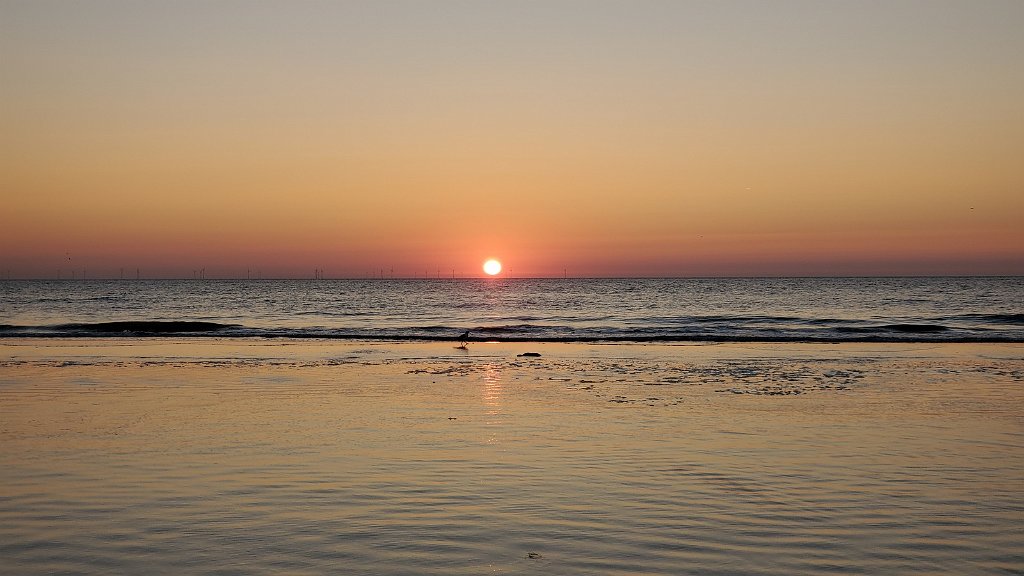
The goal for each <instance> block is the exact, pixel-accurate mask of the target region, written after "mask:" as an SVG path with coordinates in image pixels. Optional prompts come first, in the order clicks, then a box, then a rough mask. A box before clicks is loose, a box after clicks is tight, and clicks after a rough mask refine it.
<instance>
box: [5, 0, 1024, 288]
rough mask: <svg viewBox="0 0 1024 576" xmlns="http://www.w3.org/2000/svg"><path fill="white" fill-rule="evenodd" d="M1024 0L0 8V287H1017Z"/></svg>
mask: <svg viewBox="0 0 1024 576" xmlns="http://www.w3.org/2000/svg"><path fill="white" fill-rule="evenodd" d="M1022 29H1024V2H1020V1H1019V0H1008V1H999V0H985V1H978V2H970V1H966V0H964V1H958V2H949V1H945V0H927V1H899V0H892V1H877V2H875V1H833V0H814V1H787V0H779V1H772V2H764V1H760V0H757V1H727V0H723V1H707V2H703V1H701V2H696V1H692V2H690V1H682V0H679V1H669V2H656V1H617V2H605V1H600V0H588V1H557V0H545V1H529V0H523V1H515V2H512V1H508V2H500V1H484V0H478V1H467V2H456V1H443V0H437V1H409V2H393V1H381V0H374V1H367V2H341V1H337V2H313V1H303V0H298V1H290V2H285V1H281V2H257V1H246V2H233V1H218V0H212V1H208V0H206V1H199V2H192V1H188V0H175V1H173V2H160V1H146V2H138V1H124V2H115V1H103V0H96V1H89V2H79V1H59V2H58V1H48V0H27V1H12V0H0V200H2V208H0V273H2V274H3V277H11V278H55V277H58V276H59V277H62V278H69V277H71V276H72V274H75V276H76V277H78V278H81V277H82V275H83V274H85V275H86V276H87V277H93V278H100V277H108V278H109V277H113V278H116V277H119V275H120V274H122V270H123V271H124V272H123V273H124V274H125V275H126V276H130V277H134V276H135V274H136V270H138V273H139V275H140V276H142V277H147V278H158V277H192V275H193V274H195V273H196V271H197V270H205V275H206V277H208V278H215V277H242V278H245V277H246V275H247V274H248V275H252V276H255V275H257V274H258V275H260V276H262V277H313V276H314V274H315V272H314V270H317V269H320V270H323V275H324V276H325V277H366V276H378V275H380V274H381V271H383V273H384V274H385V275H388V276H390V275H394V276H406V277H408V276H419V277H423V276H430V277H433V276H442V277H450V276H451V275H453V274H456V275H459V276H479V275H481V274H482V271H481V269H480V266H481V263H482V262H483V261H484V260H485V259H487V258H489V257H495V258H498V259H499V260H501V261H502V262H503V263H504V266H505V271H504V272H503V274H506V275H510V276H513V277H528V276H563V275H568V276H684V277H685V276H792V275H796V276H807V275H810V276H822V275H824V276H831V275H843V276H848V275H853V276H856V275H903V274H906V275H932V274H972V275H973V274H995V275H1001V274H1024V160H1022V158H1024V66H1022V65H1021V57H1022V55H1024V34H1021V32H1020V31H1021V30H1022Z"/></svg>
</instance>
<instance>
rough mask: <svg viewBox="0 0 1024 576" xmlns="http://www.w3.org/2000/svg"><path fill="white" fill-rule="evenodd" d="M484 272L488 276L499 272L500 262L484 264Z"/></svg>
mask: <svg viewBox="0 0 1024 576" xmlns="http://www.w3.org/2000/svg"><path fill="white" fill-rule="evenodd" d="M484 272H486V273H487V274H488V275H490V276H494V275H495V274H497V273H499V272H501V262H498V261H497V260H494V259H491V260H488V261H487V262H484Z"/></svg>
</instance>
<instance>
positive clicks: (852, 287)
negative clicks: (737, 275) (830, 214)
mask: <svg viewBox="0 0 1024 576" xmlns="http://www.w3.org/2000/svg"><path fill="white" fill-rule="evenodd" d="M466 330H469V331H470V332H471V334H470V340H471V341H483V340H499V341H567V342H569V341H579V342H586V341H624V342H629V341H633V342H649V341H665V342H672V341H676V342H687V341H695V342H699V341H763V342H771V341H795V342H814V341H826V342H842V341H875V342H888V341H896V342H900V341H903V342H1022V341H1024V278H1022V277H1009V278H976V277H964V278H771V279H763V278H750V279H532V280H531V279H476V280H468V279H467V280H317V281H313V280H259V281H243V280H222V281H217V280H198V281H197V280H155V281H116V280H114V281H7V282H2V283H0V336H7V337H11V336H46V337H53V336H91V337H95V336H139V335H145V336H168V335H170V336H224V337H261V336H263V337H271V336H273V337H296V338H338V339H395V340H451V339H453V338H455V337H456V336H457V335H458V334H461V333H463V332H465V331H466Z"/></svg>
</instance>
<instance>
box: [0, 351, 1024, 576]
mask: <svg viewBox="0 0 1024 576" xmlns="http://www.w3.org/2000/svg"><path fill="white" fill-rule="evenodd" d="M527 350H530V351H538V352H540V353H541V354H542V355H541V356H540V357H523V356H519V354H520V353H522V352H523V351H527ZM1022 383H1024V354H1022V346H1021V345H1020V344H994V343H986V344H933V343H928V344H906V343H881V344H879V343H870V344H804V343H769V344H760V343H729V344H680V343H674V344H666V345H658V344H651V343H644V344H637V345H631V344H613V345H608V344H586V345H578V344H564V343H549V342H509V343H473V344H470V345H469V350H457V349H454V348H453V346H452V344H451V343H449V342H418V343H396V342H386V341H377V342H365V341H361V342H350V341H344V340H330V341H316V340H290V339H275V340H263V339H251V338H243V339H196V338H161V339H154V338H139V339H130V338H118V339H113V338H105V339H103V338H101V339H92V338H81V339H71V340H69V339H63V340H48V339H6V340H5V341H2V342H0V487H2V488H0V573H2V574H12V575H14V574H17V575H21V576H34V575H36V574H39V575H42V574H82V575H93V574H96V575H100V574H176V575H177V574H195V575H202V576H206V575H210V576H213V575H221V574H253V575H262V574H267V575H272V574H365V575H379V576H398V575H410V576H414V575H415V576H421V575H437V576H452V575H466V576H470V575H477V574H509V575H513V574H514V575H521V574H536V575H549V574H558V575H565V576H570V575H571V576H575V575H581V576H583V575H593V574H601V575H609V576H611V575H622V576H626V575H632V574H651V575H655V574H657V575H665V576H677V575H684V574H694V575H719V576H727V575H728V576H752V575H760V576H804V575H806V576H816V575H820V574H887V575H889V574H892V575H900V574H922V575H925V574H927V575H936V574H948V575H964V574H970V575H993V576H994V575H1008V574H1021V573H1024V523H1022V522H1021V520H1022V518H1024V500H1022V499H1021V489H1022V486H1024V385H1022Z"/></svg>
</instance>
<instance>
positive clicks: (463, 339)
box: [459, 330, 469, 348]
mask: <svg viewBox="0 0 1024 576" xmlns="http://www.w3.org/2000/svg"><path fill="white" fill-rule="evenodd" d="M467 340H469V330H466V331H465V332H463V333H462V334H460V335H459V348H465V347H466V341H467Z"/></svg>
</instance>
